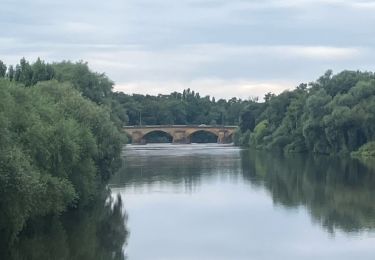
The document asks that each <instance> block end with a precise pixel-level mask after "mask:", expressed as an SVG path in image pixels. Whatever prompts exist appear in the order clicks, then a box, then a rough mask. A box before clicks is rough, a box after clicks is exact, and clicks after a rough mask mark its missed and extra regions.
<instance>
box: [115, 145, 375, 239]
mask: <svg viewBox="0 0 375 260" xmlns="http://www.w3.org/2000/svg"><path fill="white" fill-rule="evenodd" d="M218 175H220V176H219V177H220V178H222V179H226V181H230V182H241V181H247V182H248V183H249V184H251V186H255V187H263V188H265V189H266V190H267V191H269V194H270V195H271V196H272V200H273V202H274V203H275V204H276V205H282V206H283V207H285V208H297V207H300V206H304V207H306V208H307V209H308V212H309V214H310V215H311V216H312V218H313V220H314V221H315V222H317V223H320V225H321V226H322V227H324V229H325V230H327V231H329V232H331V233H332V232H334V231H335V230H336V229H339V230H342V231H345V232H356V231H364V230H371V229H374V228H375V204H374V203H373V199H374V198H375V171H374V169H371V167H368V165H367V166H366V165H365V164H363V163H362V162H360V161H358V160H352V159H350V158H342V157H328V156H307V155H300V154H295V155H284V154H281V153H270V152H261V151H249V150H240V149H238V148H236V147H231V146H220V147H219V149H218V146H217V145H203V146H202V145H196V146H194V145H190V146H189V145H188V146H168V145H164V146H160V145H159V146H157V145H156V146H153V145H150V146H147V147H144V146H141V147H137V146H133V147H130V148H129V149H128V150H127V151H126V158H125V162H124V167H123V168H122V169H121V170H120V171H119V173H118V174H117V175H116V176H115V178H113V179H112V181H111V186H112V188H114V189H115V188H116V187H126V189H127V190H133V191H137V192H150V193H151V192H152V189H155V187H157V188H156V189H159V190H162V189H168V188H171V187H172V189H173V190H174V192H177V191H178V192H181V191H182V192H187V193H191V192H194V191H196V190H199V187H200V186H201V185H202V181H203V182H209V180H210V179H215V178H217V177H218Z"/></svg>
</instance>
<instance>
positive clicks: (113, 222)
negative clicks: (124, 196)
mask: <svg viewBox="0 0 375 260" xmlns="http://www.w3.org/2000/svg"><path fill="white" fill-rule="evenodd" d="M106 195H107V196H108V197H107V196H104V197H102V198H101V199H98V201H96V203H95V204H93V205H91V206H90V207H88V208H84V209H77V210H75V211H71V212H68V213H67V214H66V215H63V216H61V217H58V216H49V217H45V218H44V219H43V220H40V219H39V220H34V221H31V222H30V223H29V224H28V225H27V226H26V228H25V230H23V232H22V233H21V234H20V236H19V241H18V242H17V243H16V244H15V245H13V246H12V247H11V250H10V253H8V255H6V256H3V257H2V256H1V255H0V258H1V259H8V258H10V259H116V260H117V259H119V260H120V259H125V254H124V251H123V247H124V245H126V241H127V237H128V231H127V229H126V221H127V215H126V213H125V211H124V209H123V203H122V200H121V198H120V197H118V198H117V199H116V200H113V199H111V197H110V196H109V194H106Z"/></svg>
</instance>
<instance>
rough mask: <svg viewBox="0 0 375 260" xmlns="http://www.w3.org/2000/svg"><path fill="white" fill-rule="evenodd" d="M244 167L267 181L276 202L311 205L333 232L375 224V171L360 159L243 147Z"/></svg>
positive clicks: (260, 181)
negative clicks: (304, 154) (290, 153)
mask: <svg viewBox="0 0 375 260" xmlns="http://www.w3.org/2000/svg"><path fill="white" fill-rule="evenodd" d="M242 167H243V174H244V177H245V178H246V179H249V180H250V182H251V183H253V184H257V185H264V186H265V187H266V188H267V189H268V190H269V191H270V192H271V194H272V197H273V200H274V202H275V203H280V204H281V205H284V206H286V207H296V206H300V205H302V206H305V207H307V208H308V210H309V212H310V214H311V215H312V217H313V219H314V220H315V221H317V222H319V223H320V224H321V225H322V226H323V227H325V228H326V229H327V230H328V231H330V232H334V231H335V230H336V229H339V230H342V231H345V232H352V231H362V230H366V229H374V228H375V218H374V216H375V204H374V203H373V198H374V195H375V194H374V188H375V174H374V172H372V171H371V170H370V169H369V168H367V167H365V166H364V165H363V164H361V163H359V162H358V161H353V160H349V158H348V159H347V160H345V158H334V157H313V156H310V157H308V156H302V155H289V156H288V157H286V156H284V155H281V154H270V153H264V152H258V151H257V152H250V153H249V152H248V151H245V152H244V153H243V156H242Z"/></svg>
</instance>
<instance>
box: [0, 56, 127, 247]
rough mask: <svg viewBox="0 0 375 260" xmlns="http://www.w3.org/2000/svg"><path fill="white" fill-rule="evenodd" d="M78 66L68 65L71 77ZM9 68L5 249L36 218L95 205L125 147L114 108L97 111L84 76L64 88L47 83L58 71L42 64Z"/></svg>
mask: <svg viewBox="0 0 375 260" xmlns="http://www.w3.org/2000/svg"><path fill="white" fill-rule="evenodd" d="M75 66H76V65H73V64H71V67H72V70H74V68H75ZM10 68H12V67H11V66H10V67H9V69H8V73H7V74H6V75H5V77H3V79H1V78H0V196H1V198H2V199H1V201H0V237H1V239H4V243H5V242H6V243H9V242H10V243H12V241H14V240H15V238H16V235H17V233H18V232H19V231H20V230H22V228H23V227H24V225H25V223H26V221H27V220H29V219H31V218H37V217H40V216H45V215H50V214H57V215H58V214H61V213H62V212H63V211H65V210H66V209H67V208H68V207H76V206H77V205H80V206H83V205H87V204H88V203H90V202H91V201H92V198H93V196H94V194H95V193H96V192H97V190H98V189H99V188H100V187H101V184H102V183H105V182H106V181H107V180H108V178H109V177H110V176H111V174H112V173H113V172H114V171H115V170H116V169H117V168H118V167H119V163H120V153H121V148H122V144H123V143H124V141H125V140H124V137H123V135H122V134H121V133H120V132H119V130H118V128H117V127H116V122H114V121H113V117H112V116H111V112H112V111H111V106H110V105H106V104H102V105H100V106H99V105H98V104H97V103H95V102H92V101H91V100H89V99H88V98H86V97H85V96H83V95H82V92H80V89H81V88H80V86H81V84H82V85H85V82H86V81H85V79H84V78H81V76H82V77H84V76H87V75H79V74H75V76H76V77H77V78H69V79H66V80H67V81H65V82H58V81H56V80H50V79H51V78H54V77H55V70H54V69H53V67H52V66H51V65H49V64H45V63H44V62H42V61H41V60H40V59H38V60H37V61H36V62H35V63H33V64H31V65H30V64H29V63H28V62H27V61H26V60H25V59H22V60H21V62H20V65H17V66H16V71H15V72H12V71H11V70H10ZM12 73H14V74H12ZM3 74H4V73H3ZM11 75H13V76H11ZM57 75H59V74H57ZM97 76H98V77H99V79H101V78H100V77H101V75H97ZM46 80H47V81H46ZM61 81H64V80H61ZM72 81H73V83H74V82H75V83H76V82H79V83H77V84H78V85H73V83H72ZM85 90H86V91H89V90H88V89H85ZM93 91H94V90H93ZM93 101H95V100H93Z"/></svg>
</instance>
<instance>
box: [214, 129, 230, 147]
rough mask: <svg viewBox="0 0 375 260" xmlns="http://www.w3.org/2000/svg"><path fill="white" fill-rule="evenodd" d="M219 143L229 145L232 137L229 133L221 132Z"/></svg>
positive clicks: (218, 138)
mask: <svg viewBox="0 0 375 260" xmlns="http://www.w3.org/2000/svg"><path fill="white" fill-rule="evenodd" d="M217 143H218V144H228V143H230V136H229V133H228V131H226V130H220V131H219V134H218V136H217Z"/></svg>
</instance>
